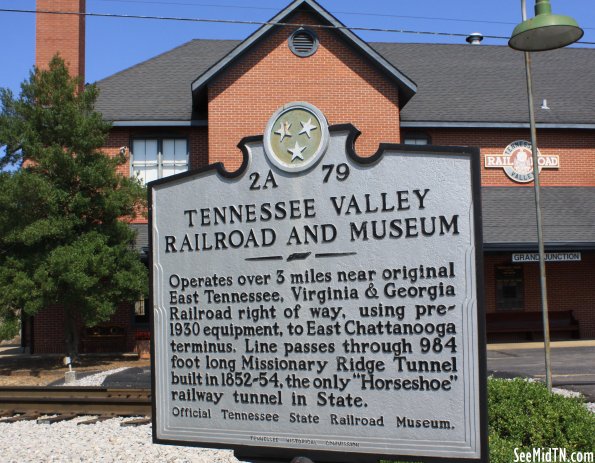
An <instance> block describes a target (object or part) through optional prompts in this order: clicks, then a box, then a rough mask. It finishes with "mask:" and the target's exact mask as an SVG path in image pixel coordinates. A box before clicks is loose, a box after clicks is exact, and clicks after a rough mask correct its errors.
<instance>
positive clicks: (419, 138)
mask: <svg viewBox="0 0 595 463" xmlns="http://www.w3.org/2000/svg"><path fill="white" fill-rule="evenodd" d="M403 144H405V145H430V144H431V143H430V136H429V135H428V134H427V133H423V132H410V133H405V134H403Z"/></svg>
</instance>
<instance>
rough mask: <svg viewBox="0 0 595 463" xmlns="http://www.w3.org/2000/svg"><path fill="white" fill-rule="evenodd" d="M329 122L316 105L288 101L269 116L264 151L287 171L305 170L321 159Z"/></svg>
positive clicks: (275, 163)
mask: <svg viewBox="0 0 595 463" xmlns="http://www.w3.org/2000/svg"><path fill="white" fill-rule="evenodd" d="M328 141H329V134H328V123H327V122H326V118H325V117H324V115H323V114H322V112H321V111H320V110H319V109H318V108H316V107H315V106H313V105H311V104H309V103H304V102H294V103H288V104H286V105H284V106H283V107H281V108H279V109H278V110H277V111H276V112H275V114H273V116H272V117H271V118H270V119H269V122H268V124H267V127H266V130H265V132H264V151H265V153H266V155H267V157H268V158H269V160H270V161H271V162H272V163H273V164H274V165H275V166H277V167H278V168H279V169H281V170H284V171H285V172H302V171H304V170H307V169H309V168H311V167H313V166H314V165H316V163H317V162H318V161H319V160H320V158H321V157H322V155H323V154H324V153H325V151H326V148H327V146H328Z"/></svg>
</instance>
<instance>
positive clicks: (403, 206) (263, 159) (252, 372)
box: [150, 103, 487, 462]
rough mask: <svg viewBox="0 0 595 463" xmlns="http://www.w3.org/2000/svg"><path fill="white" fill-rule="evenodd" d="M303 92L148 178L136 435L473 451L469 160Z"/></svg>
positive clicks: (476, 288)
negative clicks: (233, 135) (363, 122)
mask: <svg viewBox="0 0 595 463" xmlns="http://www.w3.org/2000/svg"><path fill="white" fill-rule="evenodd" d="M328 130H329V129H328V128H327V126H326V121H325V119H324V116H323V115H322V114H321V113H320V112H319V111H318V110H317V109H316V108H314V107H312V106H311V105H308V104H306V103H297V104H295V105H288V106H286V107H284V108H282V109H281V110H279V111H278V112H277V113H276V114H275V115H274V116H273V117H272V118H271V122H270V123H269V125H268V126H267V129H266V133H265V135H264V139H263V137H254V138H250V139H245V140H244V141H243V143H242V148H243V152H244V162H243V164H242V166H241V168H240V169H239V170H238V171H237V172H234V173H227V172H225V171H223V170H222V169H221V168H220V166H216V165H215V166H210V167H209V168H207V169H204V170H202V171H199V172H189V173H186V174H181V175H178V176H175V177H172V178H169V179H164V180H162V181H157V182H154V183H152V184H151V193H150V194H151V202H152V205H151V208H152V209H151V212H152V218H151V226H152V293H153V294H152V298H153V307H154V309H153V383H154V384H153V386H154V388H153V400H154V415H153V432H154V439H155V441H156V442H160V443H176V444H185V445H200V446H211V447H219V448H233V449H235V450H236V452H237V453H240V454H241V455H244V456H247V457H250V458H259V457H260V458H266V457H268V458H276V459H277V460H280V459H283V458H285V459H287V460H290V459H291V458H292V457H295V456H300V455H302V456H309V457H310V458H312V459H314V460H315V461H341V462H348V461H368V460H369V461H376V460H377V459H378V458H379V457H381V456H384V457H394V456H417V457H427V458H433V457H434V458H436V459H437V460H440V461H445V460H447V459H451V460H452V461H464V460H473V461H482V460H483V459H485V458H486V457H485V455H486V451H487V443H486V442H487V440H486V417H485V363H484V362H485V358H484V355H483V330H482V329H480V327H481V326H482V325H483V312H482V309H481V300H482V298H481V296H480V295H479V293H480V288H481V277H480V275H481V236H480V232H479V230H480V222H481V218H480V212H479V210H480V209H479V159H478V158H479V156H478V152H477V151H476V150H469V149H463V148H460V149H459V148H435V147H427V146H426V147H411V146H404V145H383V146H381V149H380V151H379V152H378V153H377V154H376V155H375V156H373V157H371V158H359V157H358V156H357V155H356V154H355V153H354V152H353V142H354V139H355V136H356V131H355V129H354V128H353V127H352V126H349V125H344V126H334V127H331V128H330V132H329V131H328Z"/></svg>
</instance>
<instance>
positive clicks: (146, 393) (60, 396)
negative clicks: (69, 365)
mask: <svg viewBox="0 0 595 463" xmlns="http://www.w3.org/2000/svg"><path fill="white" fill-rule="evenodd" d="M80 416H85V417H89V418H88V419H87V420H83V421H80V422H79V423H78V424H93V423H97V422H99V421H104V420H107V419H110V418H114V417H116V416H123V417H141V418H137V419H133V420H128V421H123V422H122V426H127V425H139V424H145V423H150V422H151V418H150V417H151V390H150V389H107V388H102V387H0V423H12V422H16V421H23V420H36V421H37V422H38V423H47V424H51V423H56V422H59V421H65V420H71V419H73V418H77V417H80Z"/></svg>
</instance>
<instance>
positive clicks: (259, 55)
mask: <svg viewBox="0 0 595 463" xmlns="http://www.w3.org/2000/svg"><path fill="white" fill-rule="evenodd" d="M287 22H291V23H303V24H312V22H313V19H312V17H311V16H310V15H309V14H306V13H297V15H295V16H293V17H291V18H288V19H287ZM295 29H296V28H295V27H279V28H278V29H277V30H276V31H275V32H273V33H272V34H271V35H270V36H268V37H267V39H266V40H265V41H262V42H259V43H258V45H257V46H255V47H254V48H253V49H251V50H250V51H248V52H247V53H246V54H245V55H244V56H243V57H242V58H240V59H239V61H237V62H236V63H234V64H233V65H231V66H230V67H229V68H228V69H227V70H226V72H225V73H224V74H223V75H222V76H220V77H218V78H217V79H215V80H214V81H213V82H212V83H211V84H210V86H209V88H208V92H209V109H208V111H209V161H210V162H211V163H213V162H223V163H224V164H225V166H226V168H227V169H228V170H234V169H236V168H237V167H238V166H239V165H240V162H241V153H240V151H239V150H238V148H237V147H236V145H237V144H238V142H239V141H240V140H241V139H242V137H244V136H246V135H258V134H262V133H263V132H264V129H265V126H266V124H267V121H268V119H269V118H270V117H271V115H272V114H273V113H274V112H275V111H276V110H277V109H278V108H279V107H281V106H282V105H284V104H286V103H289V102H292V101H307V102H309V103H311V104H313V105H314V106H316V107H318V108H319V109H320V110H321V111H322V112H323V114H324V115H325V116H326V117H327V118H328V122H329V124H331V125H332V124H339V123H345V122H351V123H353V124H354V125H355V126H356V127H357V128H358V129H359V130H360V131H361V132H362V136H361V137H360V138H359V139H358V141H357V143H356V150H357V152H358V154H360V155H369V154H373V153H374V152H375V151H376V150H377V148H378V144H379V143H380V142H398V141H399V139H400V138H399V108H398V92H397V89H396V87H395V85H394V83H393V82H391V81H389V79H388V78H387V77H385V76H384V75H383V74H381V73H380V71H378V70H377V69H376V68H375V67H373V66H372V64H371V63H370V62H369V61H368V60H366V59H363V58H362V57H361V56H360V54H358V53H356V52H355V51H353V50H352V49H351V48H350V47H349V46H347V45H346V44H345V43H344V42H343V41H342V40H341V39H339V38H338V35H337V33H336V32H333V31H328V30H324V29H316V30H315V32H316V34H317V35H318V38H319V41H320V45H319V48H318V51H317V52H316V53H314V55H312V56H309V57H307V58H301V57H298V56H296V55H294V54H293V53H292V51H291V50H290V49H289V47H288V45H287V39H288V38H289V36H290V35H291V34H292V33H293V32H294V30H295Z"/></svg>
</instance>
